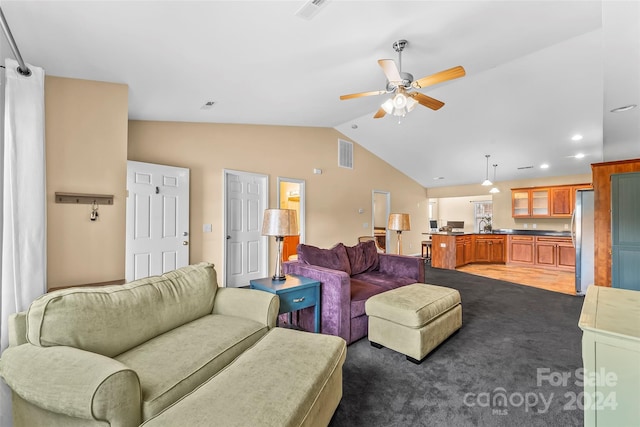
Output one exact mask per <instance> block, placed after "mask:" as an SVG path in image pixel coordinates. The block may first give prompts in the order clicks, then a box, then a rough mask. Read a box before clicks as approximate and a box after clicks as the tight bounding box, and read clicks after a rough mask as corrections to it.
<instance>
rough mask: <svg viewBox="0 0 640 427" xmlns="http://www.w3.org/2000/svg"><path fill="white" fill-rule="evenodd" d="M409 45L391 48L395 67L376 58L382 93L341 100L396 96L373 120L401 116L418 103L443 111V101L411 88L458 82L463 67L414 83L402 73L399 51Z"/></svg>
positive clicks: (355, 94) (345, 97) (391, 61)
mask: <svg viewBox="0 0 640 427" xmlns="http://www.w3.org/2000/svg"><path fill="white" fill-rule="evenodd" d="M408 43H409V42H408V41H406V40H398V41H397V42H395V43H393V49H394V50H395V51H396V52H398V65H396V63H395V62H394V61H393V59H379V60H378V64H379V65H380V67H381V68H382V72H384V75H385V76H386V77H387V87H386V89H385V90H374V91H371V92H360V93H352V94H349V95H342V96H341V97H340V99H341V100H345V99H352V98H360V97H363V96H371V95H382V94H385V93H395V95H394V96H393V97H392V98H389V99H387V100H386V101H385V102H384V103H383V104H382V106H381V107H380V108H379V109H378V111H377V112H376V114H375V115H374V116H373V118H374V119H379V118H381V117H384V115H385V114H393V115H394V116H400V117H404V116H405V115H406V114H407V113H408V112H409V111H411V110H413V109H414V108H415V107H416V105H417V104H420V105H423V106H425V107H428V108H431V109H432V110H438V109H440V108H442V106H443V105H444V102H442V101H439V100H437V99H435V98H431V97H430V96H427V95H425V94H423V93H420V92H417V91H415V90H414V89H421V88H424V87H427V86H432V85H435V84H438V83H442V82H446V81H448V80H453V79H457V78H459V77H463V76H464V75H465V71H464V68H462V67H461V66H457V67H453V68H449V69H448V70H444V71H440V72H438V73H435V74H432V75H430V76H427V77H423V78H421V79H418V80H413V76H412V75H411V74H409V73H404V72H402V51H403V50H404V48H405V47H406V46H407V44H408Z"/></svg>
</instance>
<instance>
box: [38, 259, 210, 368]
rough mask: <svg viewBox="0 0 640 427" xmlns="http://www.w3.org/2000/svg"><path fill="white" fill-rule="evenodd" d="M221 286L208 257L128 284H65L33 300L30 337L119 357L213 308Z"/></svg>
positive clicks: (45, 344) (46, 344) (44, 343)
mask: <svg viewBox="0 0 640 427" xmlns="http://www.w3.org/2000/svg"><path fill="white" fill-rule="evenodd" d="M217 289H218V284H217V280H216V272H215V270H214V268H213V265H212V264H208V263H201V264H198V265H191V266H187V267H183V268H180V269H178V270H174V271H171V272H169V273H166V274H164V275H162V276H154V277H148V278H145V279H140V280H136V281H134V282H131V283H128V284H126V285H113V286H100V287H88V288H69V289H62V290H59V291H55V292H51V293H48V294H45V295H43V296H41V297H39V298H38V299H36V300H35V301H34V302H33V303H31V305H30V306H29V311H28V313H27V340H28V341H29V342H30V343H31V344H34V345H37V346H41V347H50V346H56V345H66V346H70V347H75V348H79V349H81V350H86V351H90V352H93V353H98V354H102V355H103V356H107V357H113V356H115V355H117V354H120V353H123V352H125V351H127V350H129V349H131V348H133V347H135V346H137V345H139V344H142V343H143V342H145V341H147V340H149V339H151V338H153V337H156V336H158V335H160V334H162V333H164V332H166V331H169V330H171V329H173V328H176V327H178V326H180V325H183V324H185V323H187V322H190V321H192V320H195V319H198V318H200V317H202V316H204V315H206V314H210V313H211V311H212V309H213V302H214V299H215V295H216V290H217ZM114 331H116V332H114Z"/></svg>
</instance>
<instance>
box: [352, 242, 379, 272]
mask: <svg viewBox="0 0 640 427" xmlns="http://www.w3.org/2000/svg"><path fill="white" fill-rule="evenodd" d="M345 249H346V250H347V256H348V257H349V266H350V267H351V274H352V275H355V274H360V273H364V272H366V271H373V270H377V269H378V264H379V261H378V249H377V248H376V243H375V242H374V241H373V240H369V241H367V242H360V243H358V244H357V245H355V246H346V247H345Z"/></svg>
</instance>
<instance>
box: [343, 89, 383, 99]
mask: <svg viewBox="0 0 640 427" xmlns="http://www.w3.org/2000/svg"><path fill="white" fill-rule="evenodd" d="M383 93H387V91H386V90H374V91H371V92H360V93H351V94H349V95H342V96H340V99H341V100H343V101H344V100H345V99H352V98H360V97H361V96H371V95H382V94H383Z"/></svg>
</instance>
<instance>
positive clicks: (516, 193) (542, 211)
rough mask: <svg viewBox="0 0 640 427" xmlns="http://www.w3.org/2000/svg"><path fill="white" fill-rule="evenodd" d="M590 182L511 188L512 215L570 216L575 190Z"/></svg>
mask: <svg viewBox="0 0 640 427" xmlns="http://www.w3.org/2000/svg"><path fill="white" fill-rule="evenodd" d="M582 188H591V185H590V184H572V185H554V186H549V187H530V188H512V189H511V215H512V216H513V217H514V218H570V217H571V215H573V207H574V205H575V192H576V190H578V189H582Z"/></svg>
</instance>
